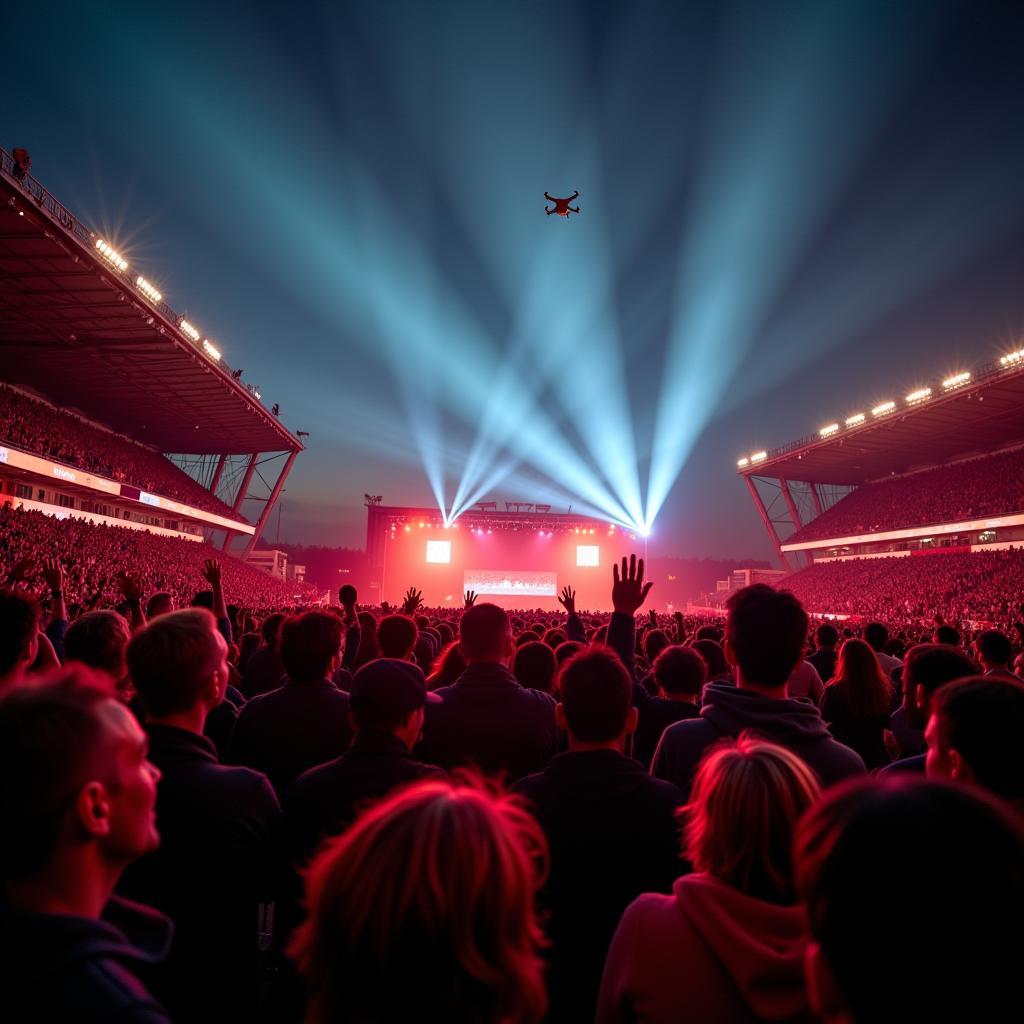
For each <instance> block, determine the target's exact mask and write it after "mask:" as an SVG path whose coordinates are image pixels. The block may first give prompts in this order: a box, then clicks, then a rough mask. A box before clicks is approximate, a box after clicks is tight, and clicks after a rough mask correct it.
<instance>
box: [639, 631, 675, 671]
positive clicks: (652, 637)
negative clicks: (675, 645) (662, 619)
mask: <svg viewBox="0 0 1024 1024" xmlns="http://www.w3.org/2000/svg"><path fill="white" fill-rule="evenodd" d="M669 643H670V640H669V637H668V633H666V632H665V630H663V629H658V628H654V629H649V630H647V632H646V633H645V634H644V661H645V662H646V663H647V664H648V665H653V664H654V659H655V658H657V656H658V655H659V654H661V652H662V651H663V650H665V648H666V647H668V645H669Z"/></svg>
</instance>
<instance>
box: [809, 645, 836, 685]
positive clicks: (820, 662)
mask: <svg viewBox="0 0 1024 1024" xmlns="http://www.w3.org/2000/svg"><path fill="white" fill-rule="evenodd" d="M807 661H809V662H810V663H811V664H812V665H813V666H814V667H815V668H816V669H817V670H818V675H819V676H821V681H822V682H823V683H827V682H828V681H829V680H830V679H831V678H832V677H833V676H834V675H835V674H836V662H837V661H839V655H838V654H837V653H836V651H835V648H832V649H829V648H827V647H820V648H818V650H816V651H815V652H814V653H813V654H809V655H808V656H807Z"/></svg>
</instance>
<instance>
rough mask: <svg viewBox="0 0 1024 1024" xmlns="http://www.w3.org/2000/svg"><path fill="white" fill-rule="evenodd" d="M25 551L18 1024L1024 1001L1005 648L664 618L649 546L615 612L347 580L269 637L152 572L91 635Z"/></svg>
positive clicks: (988, 1010)
mask: <svg viewBox="0 0 1024 1024" xmlns="http://www.w3.org/2000/svg"><path fill="white" fill-rule="evenodd" d="M62 525H66V524H62ZM0 557H3V558H4V559H5V562H6V563H7V570H8V572H7V579H8V588H7V589H6V590H3V591H0V815H2V819H3V821H4V828H3V830H0V882H2V890H0V941H2V943H3V947H4V949H5V951H6V952H5V956H4V957H3V958H0V1006H3V1008H4V1016H5V1019H10V1020H13V1021H20V1020H28V1019H34V1020H71V1019H74V1020H80V1021H112V1020H117V1021H145V1022H149V1024H159V1022H166V1021H168V1020H172V1019H173V1020H179V1021H205V1020H211V1021H212V1020H218V1021H223V1020H240V1021H241V1020H253V1021H258V1020H273V1021H282V1022H289V1021H299V1020H305V1021H309V1022H314V1024H327V1022H340V1021H353V1022H381V1024H385V1022H387V1024H391V1022H398V1021H403V1022H404V1021H410V1020H425V1021H433V1020H444V1021H450V1022H466V1024H483V1022H502V1024H512V1022H539V1021H542V1020H550V1021H584V1020H586V1021H591V1020H595V1019H596V1020H597V1021H600V1022H609V1024H611V1022H620V1021H622V1022H625V1021H646V1022H668V1021H676V1020H680V1019H685V1020H690V1021H697V1022H700V1021H707V1022H717V1021H724V1020H729V1021H794V1022H795V1021H800V1022H803V1021H815V1020H818V1021H826V1022H836V1024H839V1022H843V1024H847V1022H868V1021H872V1022H874V1021H893V1022H896V1021H899V1022H903V1021H906V1020H914V1019H942V1020H945V1019H948V1020H966V1019H977V1020H990V1019H992V1020H994V1019H1006V1018H1007V1016H1008V1015H1010V1016H1013V1015H1014V1014H1015V1012H1016V1011H1013V1010H1012V1008H1013V1007H1015V1006H1019V1005H1021V1002H1020V1001H1021V997H1022V995H1024V991H1022V990H1024V976H1022V974H1021V972H1020V970H1019V963H1020V959H1021V955H1022V954H1024V939H1022V938H1021V934H1020V929H1019V927H1018V922H1019V918H1020V915H1021V913H1022V912H1024V753H1022V751H1024V744H1022V739H1024V683H1022V681H1021V679H1020V677H1019V676H1017V675H1015V674H1014V672H1013V668H1014V666H1018V667H1019V661H1018V660H1016V659H1017V658H1018V656H1019V655H1020V651H1019V647H1018V646H1017V645H1016V644H1015V642H1014V641H1012V640H1011V638H1010V636H1009V635H1007V634H1006V633H1003V632H1000V631H999V630H996V629H988V630H975V631H972V632H970V633H966V632H965V633H963V634H961V633H960V632H959V631H958V630H957V629H955V628H953V627H952V626H949V625H946V624H943V623H941V622H940V623H938V624H933V628H932V631H931V632H930V633H928V634H927V635H923V634H922V629H921V627H916V628H914V629H907V628H901V627H899V626H898V625H897V624H896V623H895V622H893V623H891V625H892V627H893V628H892V629H891V630H890V629H889V628H888V627H887V625H886V624H885V623H884V622H880V621H872V622H867V623H866V624H864V625H863V627H862V628H860V629H858V630H857V631H856V632H855V630H854V628H853V627H852V626H850V625H846V626H844V627H842V629H841V630H840V629H837V628H836V626H835V625H834V624H832V623H830V622H815V621H814V620H812V619H811V618H810V617H809V616H808V615H807V613H806V612H805V610H804V607H803V606H802V604H801V602H800V601H799V600H798V599H797V597H795V596H794V595H793V594H792V593H789V592H787V591H775V590H773V589H771V588H769V587H767V586H764V585H755V586H752V587H748V588H746V589H744V590H741V591H739V592H737V593H736V594H734V595H733V596H732V597H731V599H730V601H729V603H728V608H727V612H726V615H725V616H724V618H723V619H721V620H711V619H706V618H705V619H696V618H690V617H687V616H683V615H679V614H677V615H673V616H659V615H657V614H653V613H646V614H645V613H644V612H643V611H642V609H643V605H644V604H645V602H646V600H647V597H648V594H649V591H650V588H651V583H650V582H649V581H645V580H644V564H643V561H642V560H641V561H639V562H637V561H636V559H635V558H631V559H629V560H626V559H623V561H622V565H621V568H620V567H619V566H618V565H616V566H615V568H614V571H613V579H612V581H611V589H610V604H611V606H612V608H613V611H612V612H611V613H610V614H602V615H592V614H589V613H584V614H581V613H580V612H579V611H578V610H577V609H576V607H575V595H574V593H573V591H572V589H571V588H570V587H566V588H565V589H563V591H562V593H561V596H560V601H561V604H562V606H563V609H564V612H563V613H560V614H558V615H555V614H552V613H545V612H536V611H534V612H531V611H526V610H523V611H516V612H512V613H508V612H506V611H504V610H502V609H500V608H498V607H497V606H495V605H492V604H488V603H483V602H479V601H477V599H476V597H475V595H474V594H473V593H467V594H466V599H465V604H464V607H463V608H462V609H461V610H458V611H452V610H450V609H446V610H440V609H425V608H423V607H422V602H421V595H420V594H419V592H417V591H416V590H415V589H410V590H409V592H408V594H407V595H406V598H405V601H404V603H403V605H402V606H401V607H400V608H390V607H379V608H367V607H360V606H359V605H358V603H357V596H358V595H357V594H356V592H355V590H354V589H353V588H352V587H343V588H342V589H341V591H340V592H339V595H338V598H339V604H338V605H337V606H334V607H329V608H328V607H324V608H319V609H316V610H306V611H300V612H294V611H291V610H290V609H289V608H288V607H284V606H282V607H281V608H280V609H279V610H277V611H275V612H273V613H270V614H266V615H262V616H257V615H253V614H251V613H247V612H246V611H243V610H240V609H239V608H237V607H236V606H234V605H229V604H228V599H231V600H232V601H234V600H235V599H236V598H237V596H238V595H236V594H233V593H232V592H231V584H230V577H229V575H228V573H227V572H226V571H222V569H221V567H220V566H219V565H218V563H217V562H216V561H213V560H210V561H208V562H206V563H205V564H204V565H203V566H202V570H201V572H198V573H194V574H193V577H192V579H191V580H190V581H189V582H190V584H191V585H192V586H193V587H195V588H196V591H195V593H194V594H193V595H192V596H191V597H190V598H188V599H187V601H182V602H181V603H182V604H186V603H187V604H188V605H189V607H187V608H183V609H182V610H173V604H172V603H170V602H168V601H166V600H155V599H154V598H155V597H160V595H151V594H150V593H149V592H148V591H147V590H146V589H145V587H143V586H137V587H130V588H129V592H128V594H127V595H125V594H122V595H121V596H122V597H123V598H124V601H123V603H122V604H121V605H120V608H121V611H118V610H115V609H112V608H109V607H106V605H108V604H109V602H106V601H104V600H100V601H99V602H97V605H96V607H95V608H94V609H93V610H90V611H79V612H78V613H77V614H76V613H75V612H72V611H70V610H69V609H68V606H67V602H66V599H65V591H66V589H67V586H68V581H67V577H68V575H69V573H71V572H72V571H73V570H74V567H73V564H70V563H69V564H63V563H62V560H59V559H53V558H47V560H45V561H43V562H42V563H40V566H39V567H38V569H36V568H34V567H32V566H31V565H27V564H25V563H18V564H15V565H11V564H9V558H8V556H7V554H6V552H3V553H2V554H0ZM225 568H226V567H225ZM182 582H183V583H184V580H183V581H182ZM200 587H202V588H203V589H199V588H200ZM240 603H244V602H240ZM41 606H45V609H46V610H45V612H43V611H41ZM122 612H123V613H124V614H122ZM61 662H63V666H62V667H61V666H60V663H61ZM869 771H873V773H874V774H869ZM894 925H895V926H896V928H897V930H896V931H895V932H894V931H893V927H894ZM894 935H895V937H896V940H897V943H898V954H897V955H896V962H897V963H898V966H899V969H898V970H894V967H893V961H892V958H891V957H889V958H888V959H887V958H886V955H885V954H884V953H882V952H880V950H881V949H882V948H883V947H884V941H883V940H884V939H885V938H892V937H893V936H894Z"/></svg>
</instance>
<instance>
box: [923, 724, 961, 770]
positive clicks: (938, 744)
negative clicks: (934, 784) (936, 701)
mask: <svg viewBox="0 0 1024 1024" xmlns="http://www.w3.org/2000/svg"><path fill="white" fill-rule="evenodd" d="M924 741H925V743H927V744H928V753H927V755H926V756H925V774H926V775H927V776H928V778H930V779H952V778H954V777H955V775H954V764H953V760H952V758H951V757H950V752H949V747H948V745H947V743H946V737H945V730H944V729H943V728H942V721H941V720H940V718H939V716H938V715H929V716H928V724H927V725H926V726H925V730H924Z"/></svg>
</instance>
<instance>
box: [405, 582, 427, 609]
mask: <svg viewBox="0 0 1024 1024" xmlns="http://www.w3.org/2000/svg"><path fill="white" fill-rule="evenodd" d="M422 603H423V591H422V590H417V589H416V588H415V587H410V588H409V589H408V590H407V591H406V592H405V603H404V604H403V605H402V611H403V612H404V613H405V614H406V615H412V613H413V612H414V611H416V609H417V608H419V606H420V605H421V604H422Z"/></svg>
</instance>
